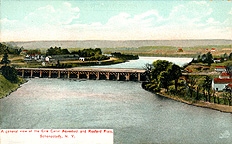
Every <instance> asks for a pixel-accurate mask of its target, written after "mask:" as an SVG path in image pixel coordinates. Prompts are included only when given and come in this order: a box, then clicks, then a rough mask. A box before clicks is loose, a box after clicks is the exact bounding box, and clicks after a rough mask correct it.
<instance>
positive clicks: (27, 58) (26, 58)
mask: <svg viewBox="0 0 232 144" xmlns="http://www.w3.org/2000/svg"><path fill="white" fill-rule="evenodd" d="M24 60H25V61H32V58H31V56H30V55H26V56H25V58H24Z"/></svg>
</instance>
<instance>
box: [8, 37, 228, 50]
mask: <svg viewBox="0 0 232 144" xmlns="http://www.w3.org/2000/svg"><path fill="white" fill-rule="evenodd" d="M7 43H11V44H12V45H17V46H18V47H22V46H23V47H24V48H27V49H35V48H50V47H54V46H58V47H62V48H118V47H128V48H136V47H142V46H173V47H194V46H206V45H231V44H232V40H220V39H219V40H217V39H215V40H126V41H121V40H119V41H111V40H83V41H80V40H77V41H28V42H7Z"/></svg>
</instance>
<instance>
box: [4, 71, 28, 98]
mask: <svg viewBox="0 0 232 144" xmlns="http://www.w3.org/2000/svg"><path fill="white" fill-rule="evenodd" d="M25 82H27V81H26V80H25V79H23V78H20V77H19V81H18V82H17V83H11V82H10V81H9V80H7V79H6V78H5V77H4V76H3V75H1V74H0V99H1V98H4V97H6V96H8V95H10V93H12V92H14V91H16V90H17V89H18V88H19V87H21V84H23V83H25Z"/></svg>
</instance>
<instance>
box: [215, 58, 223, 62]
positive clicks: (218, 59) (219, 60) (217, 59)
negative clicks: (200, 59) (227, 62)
mask: <svg viewBox="0 0 232 144" xmlns="http://www.w3.org/2000/svg"><path fill="white" fill-rule="evenodd" d="M221 61H222V59H221V58H214V59H213V62H214V63H220V62H221Z"/></svg>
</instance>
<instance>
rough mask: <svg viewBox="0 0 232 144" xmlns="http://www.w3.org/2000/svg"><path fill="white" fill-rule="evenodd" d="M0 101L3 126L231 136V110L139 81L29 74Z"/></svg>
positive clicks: (142, 138) (154, 138) (166, 139)
mask: <svg viewBox="0 0 232 144" xmlns="http://www.w3.org/2000/svg"><path fill="white" fill-rule="evenodd" d="M0 102H1V105H0V110H1V111H0V120H1V123H0V127H1V128H8V129H16V128H17V129H21V128H22V129H81V128H84V129H85V128H91V129H97V128H99V129H106V128H109V129H114V142H115V143H116V144H117V143H123V144H124V143H126V144H127V143H128V144H131V143H183V144H185V143H196V144H198V143H210V144H213V143H231V141H232V136H231V134H232V117H231V114H230V113H222V112H219V111H216V110H211V109H206V108H200V107H196V106H191V105H187V104H184V103H181V102H177V101H174V100H171V99H167V98H163V97H160V96H157V95H154V94H152V93H150V92H147V91H145V90H143V89H142V88H141V83H139V82H122V81H107V80H99V81H96V80H76V81H74V80H63V79H46V78H43V79H30V80H29V81H28V82H27V83H25V84H23V86H22V87H21V88H19V89H18V90H17V91H15V92H13V93H11V94H10V95H9V96H8V97H5V98H3V99H1V100H0Z"/></svg>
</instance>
